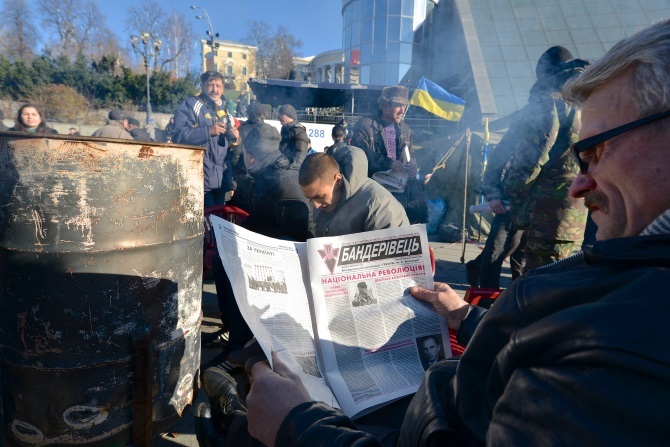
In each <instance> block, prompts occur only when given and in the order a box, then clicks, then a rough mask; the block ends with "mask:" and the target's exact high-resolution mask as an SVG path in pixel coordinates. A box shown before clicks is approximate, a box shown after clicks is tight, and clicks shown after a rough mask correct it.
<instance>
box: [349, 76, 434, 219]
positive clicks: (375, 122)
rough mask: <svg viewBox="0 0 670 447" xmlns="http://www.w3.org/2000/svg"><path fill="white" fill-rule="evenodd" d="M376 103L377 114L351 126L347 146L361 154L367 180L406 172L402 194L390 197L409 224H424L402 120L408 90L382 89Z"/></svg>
mask: <svg viewBox="0 0 670 447" xmlns="http://www.w3.org/2000/svg"><path fill="white" fill-rule="evenodd" d="M377 103H378V104H379V110H377V111H376V112H375V113H374V114H372V115H371V116H368V117H366V118H362V119H360V120H358V122H357V123H356V125H355V126H354V128H353V130H352V135H351V142H350V144H351V145H352V146H356V147H360V148H361V149H363V150H364V151H365V155H366V156H367V158H368V177H372V176H373V174H374V173H375V172H380V171H389V170H393V171H403V170H405V171H407V174H408V176H409V180H408V184H407V186H406V187H405V191H404V192H402V193H393V195H394V196H395V197H396V198H397V199H398V201H399V202H400V203H401V204H402V205H403V206H404V207H405V211H407V217H409V221H410V223H413V224H415V223H424V222H427V221H428V208H427V205H426V201H425V199H424V197H423V193H422V192H421V191H422V188H423V185H421V184H419V182H417V181H416V161H415V159H414V150H413V149H412V129H411V128H410V127H409V126H408V125H407V123H405V121H404V119H403V117H404V116H405V111H406V110H407V106H408V105H409V90H408V89H407V87H403V86H402V85H395V86H393V87H384V88H383V89H382V94H381V96H380V97H379V99H378V100H377ZM405 148H407V150H406V152H407V154H409V161H408V162H404V159H405V157H406V154H404V152H405ZM405 160H406V159H405Z"/></svg>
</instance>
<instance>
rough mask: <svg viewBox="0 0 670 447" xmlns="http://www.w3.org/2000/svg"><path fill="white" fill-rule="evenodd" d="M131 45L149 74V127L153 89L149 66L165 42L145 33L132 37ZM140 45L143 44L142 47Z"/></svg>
mask: <svg viewBox="0 0 670 447" xmlns="http://www.w3.org/2000/svg"><path fill="white" fill-rule="evenodd" d="M130 43H131V44H132V45H133V50H135V52H136V53H138V54H140V55H141V56H142V57H143V58H144V68H145V70H146V73H147V125H149V124H150V123H151V89H150V86H149V79H150V78H151V71H150V70H149V65H150V62H151V58H152V57H156V56H158V53H160V52H161V48H163V42H161V40H160V39H157V38H156V36H154V35H152V34H149V33H148V32H146V31H144V32H142V33H141V34H140V36H139V37H137V36H135V35H132V36H130ZM140 43H141V44H142V45H141V46H140Z"/></svg>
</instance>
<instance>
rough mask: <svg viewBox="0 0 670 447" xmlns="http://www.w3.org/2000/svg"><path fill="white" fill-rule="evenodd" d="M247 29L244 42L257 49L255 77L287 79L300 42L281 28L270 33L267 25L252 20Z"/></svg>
mask: <svg viewBox="0 0 670 447" xmlns="http://www.w3.org/2000/svg"><path fill="white" fill-rule="evenodd" d="M248 27H249V29H248V31H247V36H246V38H245V42H246V43H248V44H250V45H254V46H255V47H257V48H258V50H257V53H256V72H257V75H258V76H259V77H261V78H274V79H288V77H289V75H290V74H291V70H293V58H294V57H295V56H297V50H298V49H300V48H302V41H301V40H300V39H296V37H295V36H294V35H293V34H291V33H289V32H288V30H287V29H286V28H285V27H283V26H278V27H277V29H276V30H275V31H274V32H271V31H270V25H268V24H267V23H265V22H263V21H259V20H252V21H250V22H249V24H248Z"/></svg>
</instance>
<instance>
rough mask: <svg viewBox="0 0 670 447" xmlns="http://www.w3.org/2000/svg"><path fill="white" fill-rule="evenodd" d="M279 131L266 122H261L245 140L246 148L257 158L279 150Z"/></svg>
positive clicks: (259, 158)
mask: <svg viewBox="0 0 670 447" xmlns="http://www.w3.org/2000/svg"><path fill="white" fill-rule="evenodd" d="M280 141H281V137H280V136H279V131H278V130H277V129H275V128H274V127H272V126H271V125H269V124H266V123H259V124H258V125H257V126H256V127H254V128H253V129H252V131H251V132H249V135H247V138H246V139H245V140H244V150H245V151H247V152H248V153H249V154H251V155H253V157H254V158H255V159H257V160H261V159H263V158H265V156H266V155H269V154H271V153H273V152H275V151H278V150H279V142H280Z"/></svg>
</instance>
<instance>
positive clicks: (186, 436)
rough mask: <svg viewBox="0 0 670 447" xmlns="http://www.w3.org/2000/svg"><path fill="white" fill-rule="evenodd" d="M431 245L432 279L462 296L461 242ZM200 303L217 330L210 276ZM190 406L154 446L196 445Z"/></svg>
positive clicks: (469, 254)
mask: <svg viewBox="0 0 670 447" xmlns="http://www.w3.org/2000/svg"><path fill="white" fill-rule="evenodd" d="M430 245H431V247H432V248H433V252H434V254H435V281H440V282H446V283H448V284H449V285H450V286H451V287H452V288H453V289H454V290H456V292H458V293H459V294H460V295H461V296H462V295H463V294H465V289H466V288H467V287H468V285H467V283H466V280H465V265H464V264H462V263H461V261H460V259H461V256H462V254H463V246H462V245H461V244H460V243H456V244H447V243H442V242H431V243H430ZM481 247H483V243H481V244H475V243H467V244H466V246H465V262H467V261H469V260H471V259H474V258H475V257H476V256H477V255H478V254H479V253H480V252H481ZM510 282H511V274H510V270H509V264H507V263H505V264H503V274H502V278H501V285H502V286H503V287H507V286H508V285H509V283H510ZM202 307H203V314H204V318H203V324H202V331H203V332H214V331H216V330H217V329H218V323H219V322H220V320H219V319H218V315H219V310H218V307H217V305H216V293H215V290H214V283H213V282H212V281H211V280H206V281H205V282H204V284H203V294H202ZM216 354H218V351H217V349H212V348H204V349H203V351H202V363H203V364H204V363H206V362H207V361H209V360H210V359H211V358H212V357H214V356H215V355H216ZM206 401H207V396H206V395H205V392H204V390H202V389H201V390H200V393H199V395H198V398H197V401H196V403H198V402H206ZM193 407H194V406H192V407H191V408H190V409H189V410H188V412H186V413H185V414H184V416H183V417H182V418H181V419H180V420H179V421H177V422H176V423H175V424H174V425H173V426H172V427H170V430H168V432H166V433H162V434H157V435H155V436H154V442H153V444H152V445H154V446H157V447H174V446H190V447H198V442H197V440H196V438H195V428H194V424H193Z"/></svg>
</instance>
